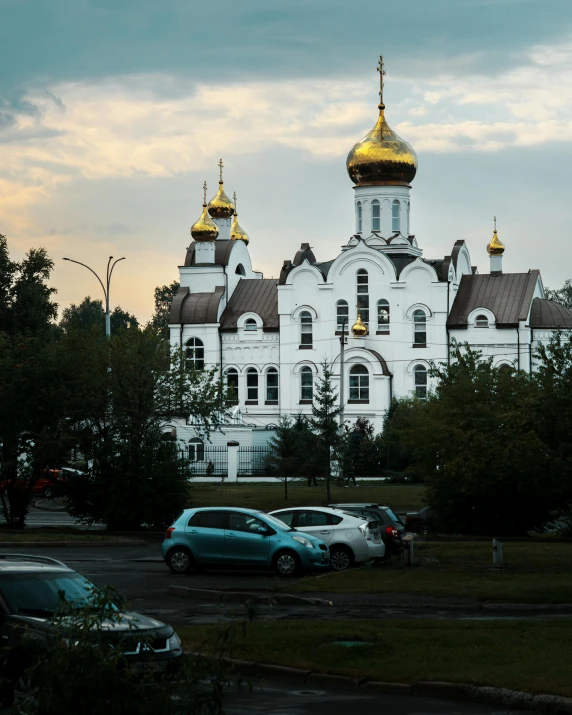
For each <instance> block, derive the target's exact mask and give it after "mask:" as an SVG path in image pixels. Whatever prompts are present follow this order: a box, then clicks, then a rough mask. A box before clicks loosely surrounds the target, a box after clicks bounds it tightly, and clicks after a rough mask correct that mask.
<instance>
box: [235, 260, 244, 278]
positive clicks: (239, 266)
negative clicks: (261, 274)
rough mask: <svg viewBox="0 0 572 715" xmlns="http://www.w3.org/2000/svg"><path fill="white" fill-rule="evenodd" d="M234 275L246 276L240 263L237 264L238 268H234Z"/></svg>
mask: <svg viewBox="0 0 572 715" xmlns="http://www.w3.org/2000/svg"><path fill="white" fill-rule="evenodd" d="M235 273H237V274H238V275H239V276H245V275H246V271H245V270H244V266H243V265H242V263H239V264H238V266H237V267H236V271H235Z"/></svg>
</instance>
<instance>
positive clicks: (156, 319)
mask: <svg viewBox="0 0 572 715" xmlns="http://www.w3.org/2000/svg"><path fill="white" fill-rule="evenodd" d="M179 285H180V284H179V282H178V281H173V282H172V283H171V284H170V285H163V286H158V287H157V288H155V313H154V314H153V317H152V318H151V322H150V325H151V327H152V328H153V329H154V330H155V331H157V333H158V334H159V335H160V336H161V337H162V338H164V339H165V340H168V339H169V310H170V308H171V303H172V302H173V298H174V297H175V295H176V294H177V291H178V290H179Z"/></svg>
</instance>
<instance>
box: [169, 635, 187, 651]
mask: <svg viewBox="0 0 572 715" xmlns="http://www.w3.org/2000/svg"><path fill="white" fill-rule="evenodd" d="M167 643H168V644H169V650H182V649H183V646H182V644H181V639H180V638H179V636H178V635H177V634H176V633H175V631H173V635H172V636H171V637H170V638H169V639H168V641H167Z"/></svg>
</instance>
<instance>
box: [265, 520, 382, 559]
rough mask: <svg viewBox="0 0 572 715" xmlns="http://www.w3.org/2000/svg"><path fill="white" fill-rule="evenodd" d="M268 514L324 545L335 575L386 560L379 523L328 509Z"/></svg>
mask: <svg viewBox="0 0 572 715" xmlns="http://www.w3.org/2000/svg"><path fill="white" fill-rule="evenodd" d="M269 513H270V514H271V515H272V516H274V517H276V518H277V519H280V521H283V522H284V523H285V524H288V526H291V527H292V528H293V529H300V531H305V532H307V533H308V534H312V535H313V536H317V537H318V539H322V541H325V542H326V544H327V545H328V546H329V548H330V566H331V568H332V569H333V570H334V571H345V570H346V569H347V568H349V567H350V566H353V565H354V564H360V563H364V562H365V561H370V560H371V559H382V558H383V557H384V556H385V544H384V543H383V540H382V538H381V534H380V533H379V528H378V524H377V522H376V521H372V520H368V519H365V518H364V517H362V516H356V515H355V514H347V513H346V512H344V511H341V510H340V509H331V508H330V507H325V506H318V507H317V506H297V507H292V508H290V509H278V510H277V511H271V512H269Z"/></svg>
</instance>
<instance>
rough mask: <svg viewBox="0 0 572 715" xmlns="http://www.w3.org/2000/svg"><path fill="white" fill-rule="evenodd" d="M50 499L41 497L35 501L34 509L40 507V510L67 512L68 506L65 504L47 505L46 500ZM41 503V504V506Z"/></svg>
mask: <svg viewBox="0 0 572 715" xmlns="http://www.w3.org/2000/svg"><path fill="white" fill-rule="evenodd" d="M46 501H48V500H47V499H40V500H39V501H37V502H35V504H34V509H38V510H39V511H51V512H65V510H66V508H65V506H55V507H54V506H45V502H46ZM40 504H41V506H40Z"/></svg>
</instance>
